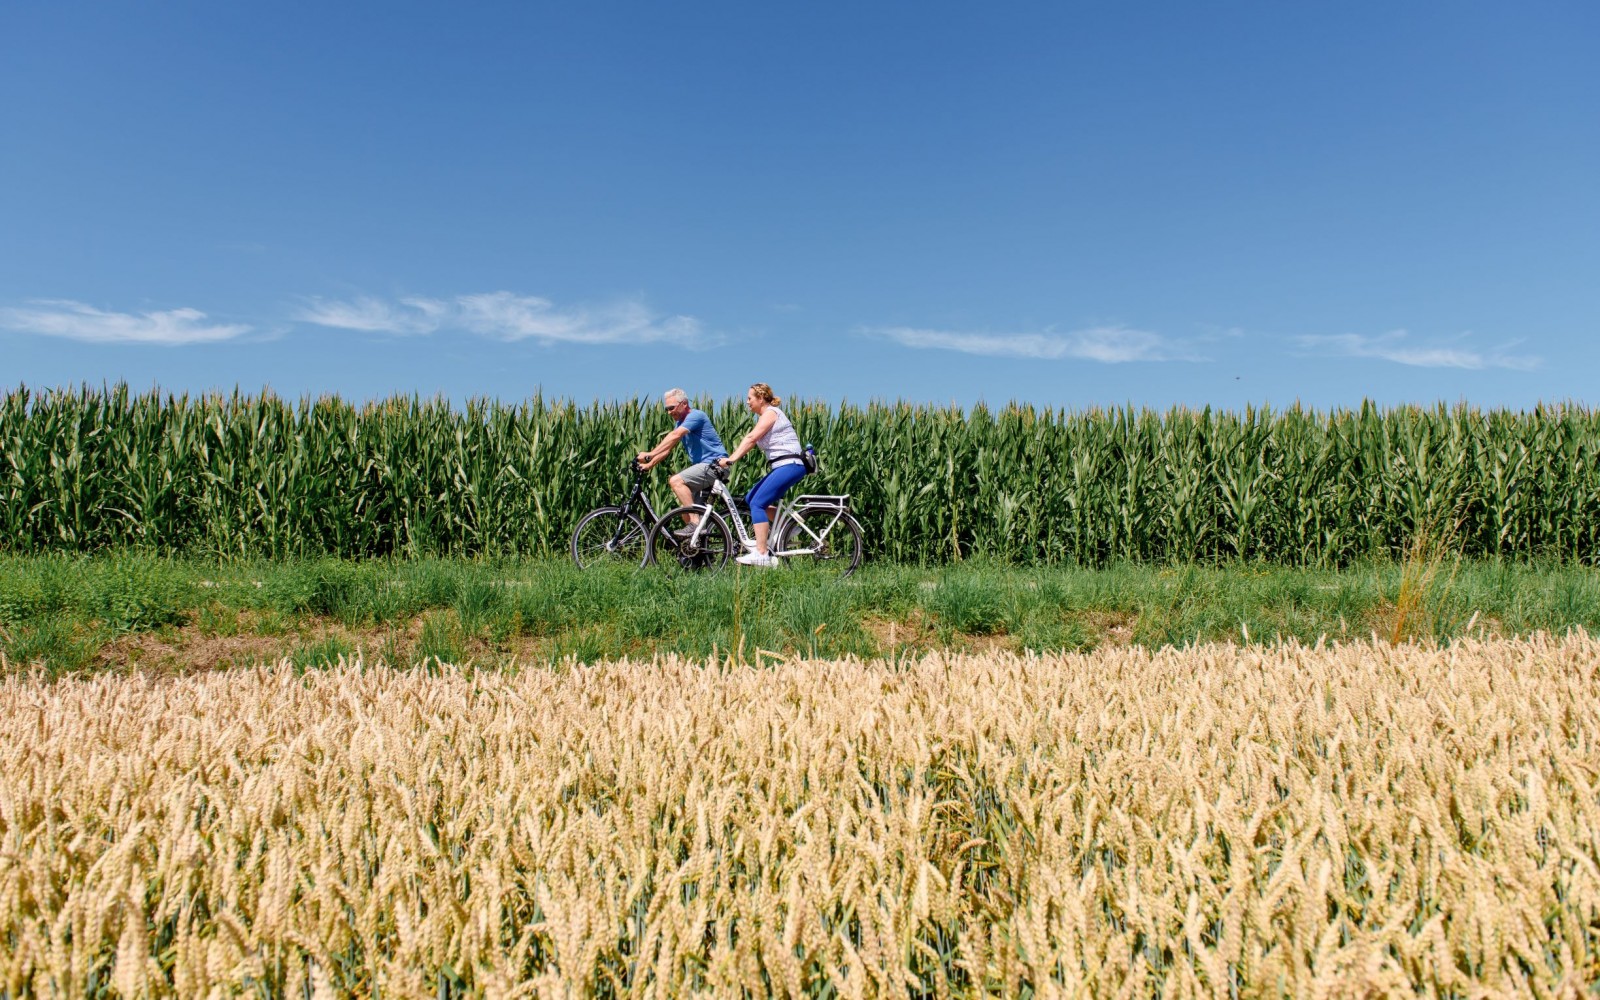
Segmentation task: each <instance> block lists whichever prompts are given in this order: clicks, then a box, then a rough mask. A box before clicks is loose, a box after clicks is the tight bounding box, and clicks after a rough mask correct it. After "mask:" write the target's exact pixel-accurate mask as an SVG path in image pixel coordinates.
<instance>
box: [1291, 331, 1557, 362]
mask: <svg viewBox="0 0 1600 1000" xmlns="http://www.w3.org/2000/svg"><path fill="white" fill-rule="evenodd" d="M1467 336H1468V335H1467V334H1462V335H1461V336H1459V337H1456V338H1454V341H1455V342H1454V343H1452V342H1448V341H1446V342H1440V341H1434V342H1432V343H1428V344H1423V343H1416V342H1413V341H1412V339H1411V335H1410V334H1409V333H1407V332H1406V331H1405V330H1391V331H1390V332H1388V333H1382V334H1376V335H1367V334H1361V333H1340V334H1332V335H1320V334H1316V335H1314V334H1306V335H1303V336H1300V337H1296V338H1295V341H1296V343H1298V344H1299V345H1300V347H1301V348H1302V349H1303V350H1305V351H1306V352H1308V353H1311V354H1321V355H1328V356H1332V357H1342V358H1375V359H1377V360H1380V361H1391V362H1394V363H1395V364H1400V365H1412V366H1414V367H1417V368H1466V369H1471V370H1481V369H1485V368H1506V369H1510V370H1513V371H1532V370H1534V369H1535V368H1538V367H1539V366H1540V364H1542V363H1543V362H1542V359H1541V358H1539V357H1536V356H1535V355H1531V354H1518V353H1513V352H1514V349H1515V348H1516V346H1517V342H1511V343H1508V344H1502V345H1501V346H1499V347H1496V348H1493V349H1490V350H1487V351H1482V350H1476V349H1474V348H1472V347H1469V346H1467V345H1465V344H1463V343H1461V341H1464V340H1465V339H1466V338H1467Z"/></svg>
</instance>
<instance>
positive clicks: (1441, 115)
mask: <svg viewBox="0 0 1600 1000" xmlns="http://www.w3.org/2000/svg"><path fill="white" fill-rule="evenodd" d="M1597 51H1600V5H1596V4H1593V3H1588V2H1583V3H1580V2H1571V3H1529V4H1509V3H1503V2H1497V3H1476V2H1461V3H1418V4H1393V3H1382V4H1379V3H1341V4H1324V5H1307V4H1283V3H1253V4H1246V3H1218V4H1188V3H1182V4H1180V3H1166V4H1139V3H1125V4H1112V3H1108V2H1096V3H1049V4H1026V3H1015V4H983V5H980V4H948V3H933V2H918V3H893V4H890V3H865V4H863V3H850V4H845V3H818V4H810V5H787V6H784V7H780V6H778V5H772V4H750V3H717V2H702V3H695V4H661V3H643V2H640V3H619V2H605V0H598V2H592V3H583V4H576V3H574V4H563V5H555V4H536V3H515V4H511V3H507V4H459V5H435V4H429V5H422V4H408V3H385V4H376V3H373V4H356V3H337V4H327V3H317V4H311V3H303V4H296V3H277V4H271V5H268V4H255V3H238V4H234V3H216V2H207V3H167V4H161V5H143V4H134V3H94V4H77V3H70V2H63V3H48V4H47V3H38V4H25V3H11V4H5V5H3V6H0V385H6V386H15V385H17V384H18V383H26V384H28V385H30V386H36V387H45V386H56V385H75V384H78V383H82V382H89V383H92V384H96V385H98V384H99V383H101V382H102V381H119V380H123V381H127V382H129V383H130V384H132V385H133V386H135V387H136V388H147V387H149V386H152V385H159V386H160V387H162V388H163V389H169V390H174V391H191V392H192V391H204V390H210V389H223V390H232V389H233V388H234V387H235V386H238V387H240V388H243V389H244V390H246V391H249V392H254V391H259V390H260V389H261V388H262V387H264V386H266V387H270V388H271V389H273V390H274V391H276V392H278V393H280V394H284V395H289V396H298V395H301V394H305V393H316V394H320V393H324V392H337V393H339V394H341V395H344V396H346V397H349V398H357V399H362V398H370V397H374V396H382V395H387V394H389V393H393V392H405V393H412V392H416V393H421V394H423V395H430V396H431V395H433V394H436V393H444V394H446V395H448V396H451V397H453V398H456V399H465V398H466V397H469V396H475V395H487V396H498V397H501V398H504V399H510V400H518V399H522V398H524V397H526V396H527V395H529V394H530V393H531V392H533V391H534V390H535V389H542V390H543V391H544V392H545V393H546V394H547V395H556V396H563V397H572V398H577V399H579V400H589V399H592V398H596V397H602V398H608V397H632V396H635V395H647V394H654V393H656V392H659V391H660V390H661V389H663V388H666V387H668V386H671V385H682V386H683V387H685V388H687V389H689V390H690V391H691V392H692V393H697V394H698V393H707V394H710V395H714V396H719V397H720V396H736V395H739V394H740V393H741V392H742V390H743V388H744V386H746V385H748V384H749V383H750V382H752V381H756V380H761V381H766V382H770V383H771V384H772V385H773V386H774V387H775V388H776V389H777V390H778V391H779V392H780V393H782V394H786V395H799V396H802V397H806V398H813V399H823V400H828V401H833V402H837V401H839V400H841V399H849V400H852V401H858V402H859V401H865V400H867V399H871V398H888V399H894V398H903V399H910V400H919V401H936V402H943V401H950V400H954V401H956V402H959V403H962V404H970V403H972V402H974V401H976V400H979V399H984V400H988V401H990V402H991V403H996V402H1002V401H1004V400H1008V399H1026V400H1031V401H1034V402H1038V403H1044V404H1048V405H1052V406H1066V407H1070V408H1078V407H1086V406H1093V405H1108V404H1122V403H1133V404H1136V405H1149V406H1156V407H1165V406H1168V405H1172V404H1189V405H1202V404H1210V405H1213V406H1221V407H1238V406H1242V405H1244V404H1246V403H1256V404H1261V403H1266V404H1271V405H1274V406H1284V405H1288V404H1291V403H1293V402H1295V401H1297V400H1298V401H1300V402H1302V403H1304V404H1307V405H1312V406H1317V407H1328V406H1342V405H1355V404H1358V403H1359V402H1360V401H1361V400H1362V399H1363V398H1371V399H1374V400H1377V401H1379V402H1382V403H1397V402H1406V401H1410V402H1424V403H1427V402H1433V401H1436V400H1444V401H1447V402H1455V401H1457V400H1466V401H1468V402H1472V403H1475V404H1479V405H1484V406H1512V407H1527V406H1532V405H1534V404H1535V403H1538V402H1540V401H1564V400H1579V401H1582V402H1585V403H1590V404H1593V403H1595V402H1596V401H1597V391H1596V385H1597V383H1596V378H1595V376H1594V374H1593V372H1594V371H1595V370H1596V368H1597V363H1600V347H1597V346H1596V334H1597V333H1600V323H1597V319H1600V182H1597V180H1596V179H1597V178H1600V110H1597V109H1600V59H1596V58H1595V53H1596V52H1597Z"/></svg>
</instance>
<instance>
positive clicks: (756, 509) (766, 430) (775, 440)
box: [719, 382, 806, 566]
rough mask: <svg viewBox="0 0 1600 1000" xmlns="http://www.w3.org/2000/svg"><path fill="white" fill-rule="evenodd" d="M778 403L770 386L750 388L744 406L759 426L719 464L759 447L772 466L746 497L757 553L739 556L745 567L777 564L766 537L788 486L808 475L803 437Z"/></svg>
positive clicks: (758, 385) (730, 463) (729, 463)
mask: <svg viewBox="0 0 1600 1000" xmlns="http://www.w3.org/2000/svg"><path fill="white" fill-rule="evenodd" d="M778 402H779V400H778V397H777V396H774V395H773V394H772V386H770V385H768V384H767V383H765V382H757V383H756V384H755V385H752V386H751V387H750V391H749V392H748V393H747V394H746V395H745V398H744V403H745V405H746V406H748V407H749V408H750V412H751V413H754V414H755V415H756V425H755V426H754V427H752V428H751V429H750V433H749V434H746V435H745V436H744V440H742V441H740V442H739V446H738V447H737V448H735V449H733V453H732V454H730V455H729V456H728V457H727V458H724V459H721V460H720V462H719V464H720V465H721V466H722V467H723V468H727V467H728V466H730V465H732V464H733V463H734V462H737V461H738V460H739V459H740V458H741V457H743V456H744V454H745V453H746V452H748V451H749V450H750V449H751V448H755V447H759V448H760V449H761V453H762V454H763V455H765V456H766V457H767V465H768V466H769V467H770V468H769V470H768V472H767V474H766V475H765V476H762V477H761V479H760V480H759V481H757V483H756V484H755V486H753V487H751V489H750V492H749V493H747V494H745V500H746V502H748V503H749V504H750V521H751V524H752V526H753V527H754V528H755V534H756V549H755V551H754V552H746V553H744V554H743V555H741V556H740V557H739V562H741V563H743V564H744V565H746V566H776V565H778V560H777V558H776V557H775V556H773V555H772V554H771V553H770V552H768V551H767V534H768V532H770V531H771V530H772V519H773V518H774V517H776V516H777V513H778V501H779V500H781V499H783V495H784V494H785V493H787V492H789V487H791V486H793V485H794V484H795V483H797V482H799V481H800V477H801V476H804V475H805V474H806V466H805V459H804V457H803V451H802V449H801V447H800V435H799V434H797V433H795V429H794V424H792V423H790V422H789V417H788V416H787V415H786V414H785V413H784V412H783V411H782V410H780V409H778Z"/></svg>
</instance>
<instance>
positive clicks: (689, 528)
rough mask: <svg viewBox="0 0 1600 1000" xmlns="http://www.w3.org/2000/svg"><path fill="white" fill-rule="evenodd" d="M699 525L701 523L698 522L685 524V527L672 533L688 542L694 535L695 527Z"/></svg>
mask: <svg viewBox="0 0 1600 1000" xmlns="http://www.w3.org/2000/svg"><path fill="white" fill-rule="evenodd" d="M698 527H699V525H697V524H690V525H685V526H684V527H682V528H679V529H677V530H676V531H674V532H673V533H672V535H673V537H674V538H678V539H682V540H683V541H685V542H687V541H688V540H689V539H691V538H693V537H694V529H695V528H698Z"/></svg>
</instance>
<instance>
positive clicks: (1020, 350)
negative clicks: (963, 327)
mask: <svg viewBox="0 0 1600 1000" xmlns="http://www.w3.org/2000/svg"><path fill="white" fill-rule="evenodd" d="M865 332H866V333H868V334H870V335H872V336H878V337H883V338H886V339H888V340H892V341H894V342H895V343H897V344H899V345H901V346H902V347H910V348H915V349H918V350H934V351H956V352H959V353H962V354H976V355H981V356H985V357H993V358H1023V359H1028V360H1034V361H1062V360H1078V361H1098V362H1100V363H1102V364H1126V363H1128V362H1132V361H1204V360H1206V359H1205V358H1204V357H1202V356H1200V355H1199V354H1197V353H1195V352H1194V351H1193V350H1192V349H1191V348H1190V347H1189V346H1188V345H1187V344H1184V343H1182V342H1179V341H1175V340H1171V339H1169V338H1166V337H1163V336H1161V335H1160V334H1158V333H1151V332H1149V331H1147V330H1134V329H1130V328H1128V327H1124V326H1096V327H1090V328H1088V329H1084V330H1074V331H1072V332H1070V333H1055V332H1050V331H1047V332H1044V333H963V332H957V331H950V330H926V329H919V328H915V327H905V326H891V327H871V328H868V329H867V330H866V331H865Z"/></svg>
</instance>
